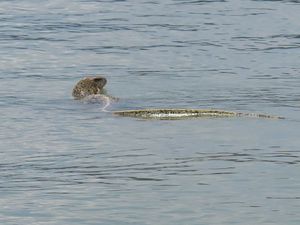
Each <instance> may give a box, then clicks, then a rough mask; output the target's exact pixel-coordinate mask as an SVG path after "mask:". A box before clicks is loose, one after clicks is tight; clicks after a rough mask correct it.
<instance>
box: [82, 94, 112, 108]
mask: <svg viewBox="0 0 300 225" xmlns="http://www.w3.org/2000/svg"><path fill="white" fill-rule="evenodd" d="M83 100H84V101H87V102H92V103H101V104H102V105H103V106H102V107H101V111H102V112H109V111H108V110H107V108H108V107H109V106H110V105H111V102H112V98H111V97H109V96H107V95H102V94H95V95H89V96H86V97H85V98H84V99H83Z"/></svg>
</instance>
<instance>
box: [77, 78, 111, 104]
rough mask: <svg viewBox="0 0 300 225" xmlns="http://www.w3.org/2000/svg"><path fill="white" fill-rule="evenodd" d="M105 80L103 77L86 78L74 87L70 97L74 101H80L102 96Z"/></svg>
mask: <svg viewBox="0 0 300 225" xmlns="http://www.w3.org/2000/svg"><path fill="white" fill-rule="evenodd" d="M106 83H107V80H106V78H105V77H103V76H88V77H85V78H83V79H81V80H80V81H78V83H77V84H76V85H75V87H74V88H73V92H72V95H73V97H74V98H75V99H82V98H84V97H87V96H89V95H96V94H102V93H103V92H104V90H103V87H104V86H105V85H106Z"/></svg>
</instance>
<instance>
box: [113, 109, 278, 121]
mask: <svg viewBox="0 0 300 225" xmlns="http://www.w3.org/2000/svg"><path fill="white" fill-rule="evenodd" d="M113 114H115V115H118V116H125V117H135V118H141V119H160V120H176V119H186V118H199V117H255V118H269V119H283V117H279V116H272V115H265V114H256V113H242V112H231V111H224V110H216V109H141V110H124V111H115V112H113Z"/></svg>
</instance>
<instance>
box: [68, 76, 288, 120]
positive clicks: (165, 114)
mask: <svg viewBox="0 0 300 225" xmlns="http://www.w3.org/2000/svg"><path fill="white" fill-rule="evenodd" d="M106 83H107V81H106V79H105V78H104V77H102V76H95V77H85V78H84V79H82V80H80V81H79V82H78V83H77V84H76V85H75V87H74V89H73V92H72V95H73V97H74V98H75V99H83V100H87V101H89V102H99V101H100V102H102V103H103V104H104V106H103V108H102V111H106V108H107V107H108V106H109V105H110V103H111V101H114V100H117V98H114V97H111V96H108V95H107V94H106V91H105V90H104V86H105V85H106ZM112 113H113V114H114V115H118V116H124V117H135V118H141V119H160V120H175V119H186V118H199V117H241V116H243V117H255V118H269V119H283V117H279V116H272V115H265V114H256V113H241V112H231V111H224V110H216V109H137V110H122V111H114V112H112Z"/></svg>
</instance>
